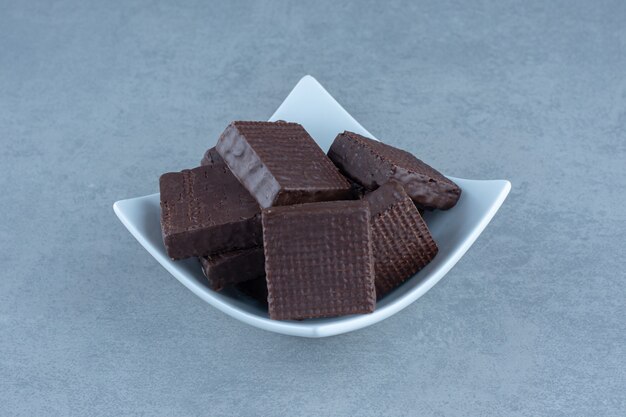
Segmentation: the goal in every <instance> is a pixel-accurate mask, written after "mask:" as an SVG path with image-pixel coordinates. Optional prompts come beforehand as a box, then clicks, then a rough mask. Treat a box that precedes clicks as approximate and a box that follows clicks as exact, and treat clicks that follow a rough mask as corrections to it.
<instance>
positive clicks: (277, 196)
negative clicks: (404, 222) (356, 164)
mask: <svg viewBox="0 0 626 417" xmlns="http://www.w3.org/2000/svg"><path fill="white" fill-rule="evenodd" d="M216 149H217V151H218V152H219V154H220V155H221V157H222V158H223V159H224V161H226V164H227V165H228V166H229V167H230V169H231V171H232V172H233V173H234V174H235V176H236V177H237V178H239V181H240V182H241V183H242V184H243V185H244V187H246V188H247V189H248V191H250V193H251V194H252V195H253V196H254V198H256V200H257V201H258V202H259V204H260V205H261V207H263V208H266V207H272V206H282V205H289V204H300V203H310V202H315V201H328V200H341V199H348V198H350V197H351V190H350V184H349V183H348V181H347V180H346V179H345V178H344V177H343V176H342V175H341V174H340V173H339V170H338V169H337V167H336V166H335V165H333V163H332V162H331V160H330V159H328V157H327V156H326V154H324V151H322V149H321V148H320V147H319V146H318V145H317V144H316V143H315V141H314V140H313V138H311V136H310V135H309V134H308V133H307V131H306V130H304V128H303V127H302V126H301V125H299V124H298V123H287V122H282V121H281V122H241V121H239V122H232V123H231V124H230V125H229V126H228V127H227V128H226V130H225V131H224V133H222V135H221V136H220V138H219V140H218V142H217V145H216Z"/></svg>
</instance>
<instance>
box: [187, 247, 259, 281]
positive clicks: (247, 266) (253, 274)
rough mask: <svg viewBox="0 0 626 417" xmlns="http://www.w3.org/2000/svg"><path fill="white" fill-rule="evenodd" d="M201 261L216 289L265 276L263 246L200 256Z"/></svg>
mask: <svg viewBox="0 0 626 417" xmlns="http://www.w3.org/2000/svg"><path fill="white" fill-rule="evenodd" d="M199 261H200V264H201V265H202V272H204V276H205V277H206V278H207V280H208V282H209V286H210V287H211V288H212V289H214V290H215V291H220V290H222V289H223V288H224V287H226V286H228V285H231V284H236V283H239V282H244V281H250V280H253V279H257V278H263V277H264V276H265V268H264V264H265V257H264V255H263V248H262V247H258V248H252V249H243V250H237V251H233V252H226V253H220V254H217V255H212V256H205V257H200V258H199Z"/></svg>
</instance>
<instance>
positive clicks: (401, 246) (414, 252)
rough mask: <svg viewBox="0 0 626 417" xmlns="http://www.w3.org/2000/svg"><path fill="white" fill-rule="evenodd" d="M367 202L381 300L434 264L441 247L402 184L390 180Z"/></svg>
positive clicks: (371, 195) (378, 294)
mask: <svg viewBox="0 0 626 417" xmlns="http://www.w3.org/2000/svg"><path fill="white" fill-rule="evenodd" d="M364 199H365V201H367V202H368V203H369V205H370V212H371V216H372V241H373V248H374V259H375V271H376V280H375V282H376V296H377V297H378V298H380V297H382V296H383V295H385V294H386V293H388V292H389V291H391V290H392V289H394V288H395V287H397V286H398V285H400V284H402V283H403V282H404V281H406V280H407V279H408V278H410V277H412V276H413V275H415V274H416V273H417V272H418V271H419V270H420V269H422V268H423V267H425V266H426V265H427V264H428V263H429V262H430V261H432V260H433V258H434V257H435V255H437V251H438V248H437V244H436V243H435V241H434V240H433V238H432V236H431V235H430V231H429V230H428V227H427V226H426V223H425V222H424V220H423V219H422V216H420V214H419V212H418V211H417V208H416V207H415V205H414V204H413V201H411V198H410V197H409V196H408V194H407V193H406V192H405V191H404V188H403V187H402V186H401V185H400V184H399V183H397V182H395V181H390V182H388V183H386V184H384V185H382V186H380V187H379V188H378V189H377V190H376V191H373V192H371V193H369V194H367V195H366V196H365V197H364Z"/></svg>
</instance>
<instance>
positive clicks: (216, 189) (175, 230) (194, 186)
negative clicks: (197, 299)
mask: <svg viewBox="0 0 626 417" xmlns="http://www.w3.org/2000/svg"><path fill="white" fill-rule="evenodd" d="M159 185H160V189H161V197H160V198H161V229H162V232H163V242H164V243H165V249H166V250H167V254H168V255H169V256H170V258H172V259H184V258H188V257H191V256H207V255H212V254H215V253H220V252H226V251H233V250H238V249H247V248H251V247H255V246H261V245H262V243H263V237H262V229H261V208H260V207H259V205H258V203H257V202H256V200H255V199H254V198H252V196H251V195H250V193H249V192H248V191H247V190H246V189H245V188H243V187H242V186H241V184H240V183H239V181H238V180H237V178H235V176H234V175H232V174H231V172H230V171H229V170H228V167H227V166H226V164H224V163H223V162H216V163H213V164H212V165H206V166H200V167H197V168H194V169H188V170H184V171H182V172H169V173H167V174H163V175H162V176H161V178H160V179H159Z"/></svg>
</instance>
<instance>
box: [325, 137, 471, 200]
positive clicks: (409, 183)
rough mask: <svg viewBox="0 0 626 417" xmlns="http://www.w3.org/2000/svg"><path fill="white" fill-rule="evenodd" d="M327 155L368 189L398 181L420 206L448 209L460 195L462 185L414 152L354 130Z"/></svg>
mask: <svg viewBox="0 0 626 417" xmlns="http://www.w3.org/2000/svg"><path fill="white" fill-rule="evenodd" d="M328 156H329V158H330V159H331V160H332V161H333V162H334V163H335V165H337V166H338V167H339V169H340V171H341V172H342V173H343V174H344V175H346V176H347V177H349V178H350V179H352V180H353V181H356V182H357V183H359V184H361V185H362V186H363V187H364V188H365V189H367V190H369V191H373V190H375V189H377V188H378V187H380V186H381V185H383V184H385V183H386V182H387V181H389V180H396V181H398V182H399V183H401V184H402V186H403V187H404V189H405V190H406V193H407V194H408V195H409V196H410V197H411V199H412V200H413V201H414V202H415V204H416V205H417V206H418V207H420V208H425V209H441V210H447V209H449V208H451V207H453V206H454V205H455V204H456V203H457V201H458V200H459V197H460V196H461V189H460V188H459V186H457V185H456V184H455V183H454V182H452V181H450V180H449V179H448V178H446V177H444V176H443V175H442V174H441V173H439V172H438V171H437V170H435V169H434V168H432V167H430V166H429V165H427V164H425V163H424V162H422V161H420V160H419V159H417V158H416V157H415V156H413V155H412V154H410V153H408V152H406V151H403V150H402V149H398V148H394V147H393V146H389V145H385V144H384V143H382V142H378V141H376V140H374V139H369V138H366V137H365V136H361V135H359V134H356V133H353V132H347V131H346V132H343V133H341V134H339V135H338V136H337V137H336V138H335V141H334V142H333V144H332V146H331V147H330V150H329V151H328Z"/></svg>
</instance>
